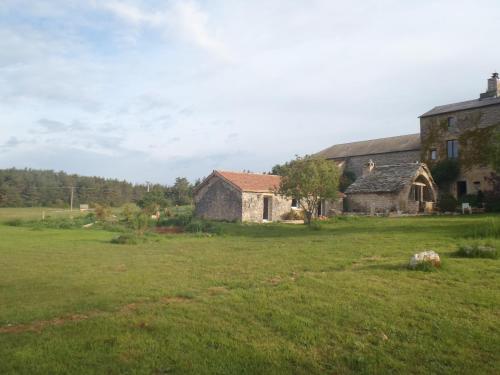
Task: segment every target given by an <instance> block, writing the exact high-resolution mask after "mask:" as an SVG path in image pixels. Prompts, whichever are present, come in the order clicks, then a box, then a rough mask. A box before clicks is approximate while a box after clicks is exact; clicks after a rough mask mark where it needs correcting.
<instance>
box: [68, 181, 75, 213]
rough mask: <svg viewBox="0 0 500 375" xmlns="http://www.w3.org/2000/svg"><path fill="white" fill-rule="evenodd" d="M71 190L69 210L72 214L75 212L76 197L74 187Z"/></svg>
mask: <svg viewBox="0 0 500 375" xmlns="http://www.w3.org/2000/svg"><path fill="white" fill-rule="evenodd" d="M70 188H71V199H70V202H69V207H70V208H69V210H70V211H71V212H73V196H74V193H75V187H74V186H70Z"/></svg>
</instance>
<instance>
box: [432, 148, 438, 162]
mask: <svg viewBox="0 0 500 375" xmlns="http://www.w3.org/2000/svg"><path fill="white" fill-rule="evenodd" d="M437 158H438V152H437V150H436V149H435V148H433V149H432V150H431V152H430V159H431V160H437Z"/></svg>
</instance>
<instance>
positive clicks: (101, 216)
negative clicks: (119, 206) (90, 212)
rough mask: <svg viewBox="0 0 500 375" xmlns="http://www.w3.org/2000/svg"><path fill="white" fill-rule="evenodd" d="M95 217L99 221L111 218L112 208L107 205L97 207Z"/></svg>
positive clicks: (97, 205)
mask: <svg viewBox="0 0 500 375" xmlns="http://www.w3.org/2000/svg"><path fill="white" fill-rule="evenodd" d="M95 216H96V218H97V219H98V220H106V219H107V218H108V217H110V216H111V208H110V207H109V206H106V205H101V204H96V205H95Z"/></svg>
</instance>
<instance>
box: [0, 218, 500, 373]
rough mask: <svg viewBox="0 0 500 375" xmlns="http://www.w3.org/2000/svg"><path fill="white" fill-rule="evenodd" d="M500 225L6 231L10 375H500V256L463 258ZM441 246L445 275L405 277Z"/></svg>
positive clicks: (4, 298) (1, 299) (2, 364)
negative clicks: (484, 231)
mask: <svg viewBox="0 0 500 375" xmlns="http://www.w3.org/2000/svg"><path fill="white" fill-rule="evenodd" d="M4 212H6V211H0V215H3V214H4ZM14 216H15V214H11V215H10V218H12V217H14ZM0 220H1V219H0ZM499 220H500V217H498V216H496V217H495V216H472V217H420V218H360V219H356V218H354V219H350V220H334V221H331V222H329V223H327V224H324V225H323V228H322V230H319V231H314V230H310V229H308V228H306V227H305V226H300V225H299V226H296V225H276V224H270V225H239V224H224V225H223V227H224V228H223V229H224V234H223V235H220V236H213V237H203V236H195V235H168V236H167V235H166V236H159V235H157V236H151V237H148V241H147V242H146V243H141V244H140V245H113V244H110V243H109V241H110V239H111V238H113V237H114V236H116V234H115V233H111V232H106V231H102V230H97V229H90V230H89V229H87V230H85V229H79V230H54V229H42V230H40V229H38V230H34V229H30V228H26V227H10V226H7V225H0V373H1V374H11V373H22V374H80V373H81V374H124V373H141V374H142V373H144V374H170V373H192V374H203V373H217V374H275V373H277V374H280V373H281V374H290V373H295V374H358V373H365V374H377V373H381V374H386V373H393V374H499V373H500V352H499V349H500V260H492V259H461V258H456V257H454V256H453V255H452V252H454V251H455V250H456V247H457V245H458V244H460V243H463V242H467V241H470V240H467V239H464V238H463V236H464V235H465V234H466V233H471V232H475V229H474V228H480V227H481V226H483V225H488V224H489V223H491V222H492V221H496V222H498V221H499ZM488 241H490V242H491V243H493V244H494V245H496V246H497V247H500V239H498V238H496V239H495V238H490V239H488ZM427 249H432V250H435V251H437V252H438V253H439V254H440V255H441V256H442V260H443V267H442V269H441V270H439V271H436V272H421V271H409V270H407V269H406V268H405V266H406V264H407V262H408V260H409V257H410V256H411V255H412V254H413V253H414V252H417V251H423V250H427Z"/></svg>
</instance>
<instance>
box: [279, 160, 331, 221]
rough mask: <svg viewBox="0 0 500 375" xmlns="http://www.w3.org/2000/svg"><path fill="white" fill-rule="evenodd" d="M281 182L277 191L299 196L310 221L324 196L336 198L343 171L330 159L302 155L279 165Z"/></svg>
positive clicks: (296, 197)
mask: <svg viewBox="0 0 500 375" xmlns="http://www.w3.org/2000/svg"><path fill="white" fill-rule="evenodd" d="M280 174H281V183H280V186H279V188H278V190H277V193H278V194H280V195H283V196H286V197H288V198H292V199H297V201H298V202H299V204H300V206H301V207H302V208H303V210H304V214H305V218H306V223H307V224H310V223H311V220H312V217H313V214H314V211H315V210H316V209H317V207H318V205H319V203H320V202H321V201H322V200H323V199H335V198H336V196H337V192H338V187H339V177H340V171H339V169H338V167H337V165H336V164H335V163H333V162H331V161H328V160H325V159H322V158H318V157H314V156H305V157H299V156H297V158H296V159H295V160H292V161H291V162H289V163H286V164H285V165H284V166H282V168H280Z"/></svg>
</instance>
